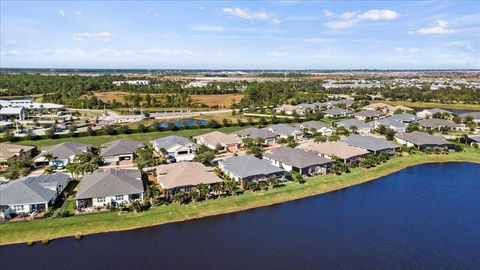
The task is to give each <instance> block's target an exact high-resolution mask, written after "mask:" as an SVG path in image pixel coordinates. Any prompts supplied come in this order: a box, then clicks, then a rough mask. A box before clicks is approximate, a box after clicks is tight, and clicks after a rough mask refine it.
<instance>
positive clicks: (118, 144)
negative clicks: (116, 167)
mask: <svg viewBox="0 0 480 270" xmlns="http://www.w3.org/2000/svg"><path fill="white" fill-rule="evenodd" d="M142 147H145V144H143V142H140V141H132V140H125V139H121V140H116V141H112V142H108V143H104V144H102V146H101V148H100V156H101V157H108V156H118V155H124V154H133V153H134V152H135V151H136V150H137V149H138V148H142Z"/></svg>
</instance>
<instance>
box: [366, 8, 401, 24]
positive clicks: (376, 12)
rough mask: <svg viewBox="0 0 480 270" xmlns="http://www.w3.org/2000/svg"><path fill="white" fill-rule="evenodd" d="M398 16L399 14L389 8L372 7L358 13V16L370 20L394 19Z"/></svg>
mask: <svg viewBox="0 0 480 270" xmlns="http://www.w3.org/2000/svg"><path fill="white" fill-rule="evenodd" d="M398 16H399V14H398V13H397V12H395V11H393V10H389V9H372V10H369V11H366V12H364V13H362V14H360V15H358V18H360V19H364V20H371V21H380V20H387V21H390V20H394V19H396V18H397V17H398Z"/></svg>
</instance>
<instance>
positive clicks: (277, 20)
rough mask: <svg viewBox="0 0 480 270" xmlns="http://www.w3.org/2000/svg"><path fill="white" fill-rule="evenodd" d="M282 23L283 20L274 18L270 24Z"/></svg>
mask: <svg viewBox="0 0 480 270" xmlns="http://www.w3.org/2000/svg"><path fill="white" fill-rule="evenodd" d="M281 23H282V21H281V20H279V19H277V18H273V19H272V20H271V21H270V24H272V25H279V24H281Z"/></svg>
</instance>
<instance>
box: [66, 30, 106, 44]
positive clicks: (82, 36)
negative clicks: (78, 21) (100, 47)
mask: <svg viewBox="0 0 480 270" xmlns="http://www.w3.org/2000/svg"><path fill="white" fill-rule="evenodd" d="M111 37H112V33H110V32H98V33H89V32H80V33H74V34H73V35H72V40H75V41H83V40H86V39H89V38H94V39H96V40H98V41H103V42H108V41H110V39H111Z"/></svg>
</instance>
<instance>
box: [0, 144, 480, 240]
mask: <svg viewBox="0 0 480 270" xmlns="http://www.w3.org/2000/svg"><path fill="white" fill-rule="evenodd" d="M435 162H476V163H480V150H475V149H472V148H467V149H466V150H465V151H464V152H461V153H452V154H449V155H439V156H436V155H425V154H415V155H411V156H405V157H402V158H395V159H393V160H390V161H389V162H387V163H384V164H381V165H379V166H377V167H375V168H372V169H368V170H366V169H361V168H355V169H353V170H352V172H351V173H349V174H344V175H341V176H334V175H327V176H319V177H314V178H311V179H308V180H307V183H305V184H303V185H300V184H297V183H290V184H288V185H287V186H286V187H284V188H280V189H274V190H269V191H262V192H255V193H253V192H246V193H245V194H243V195H241V196H235V197H227V198H221V199H216V200H209V201H205V202H202V203H194V204H189V205H175V204H172V205H167V206H159V207H156V208H153V209H151V210H149V211H147V212H143V213H138V214H133V213H123V214H119V213H118V212H106V213H96V214H88V215H81V216H74V217H69V218H60V219H40V220H35V221H30V222H11V223H6V224H2V225H0V245H6V244H15V243H22V242H31V241H41V240H44V239H55V238H62V237H71V236H75V235H76V234H81V235H88V234H95V233H104V232H112V231H123V230H130V229H136V228H142V227H149V226H155V225H160V224H166V223H173V222H179V221H184V220H191V219H197V218H202V217H206V216H214V215H220V214H227V213H232V212H238V211H243V210H247V209H252V208H257V207H262V206H268V205H273V204H278V203H282V202H286V201H292V200H297V199H301V198H305V197H310V196H314V195H318V194H322V193H326V192H331V191H335V190H340V189H343V188H347V187H350V186H354V185H358V184H362V183H365V182H368V181H371V180H375V179H378V178H380V177H382V176H385V175H388V174H391V173H394V172H397V171H399V170H402V169H404V168H406V167H410V166H415V165H419V164H425V163H435Z"/></svg>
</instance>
